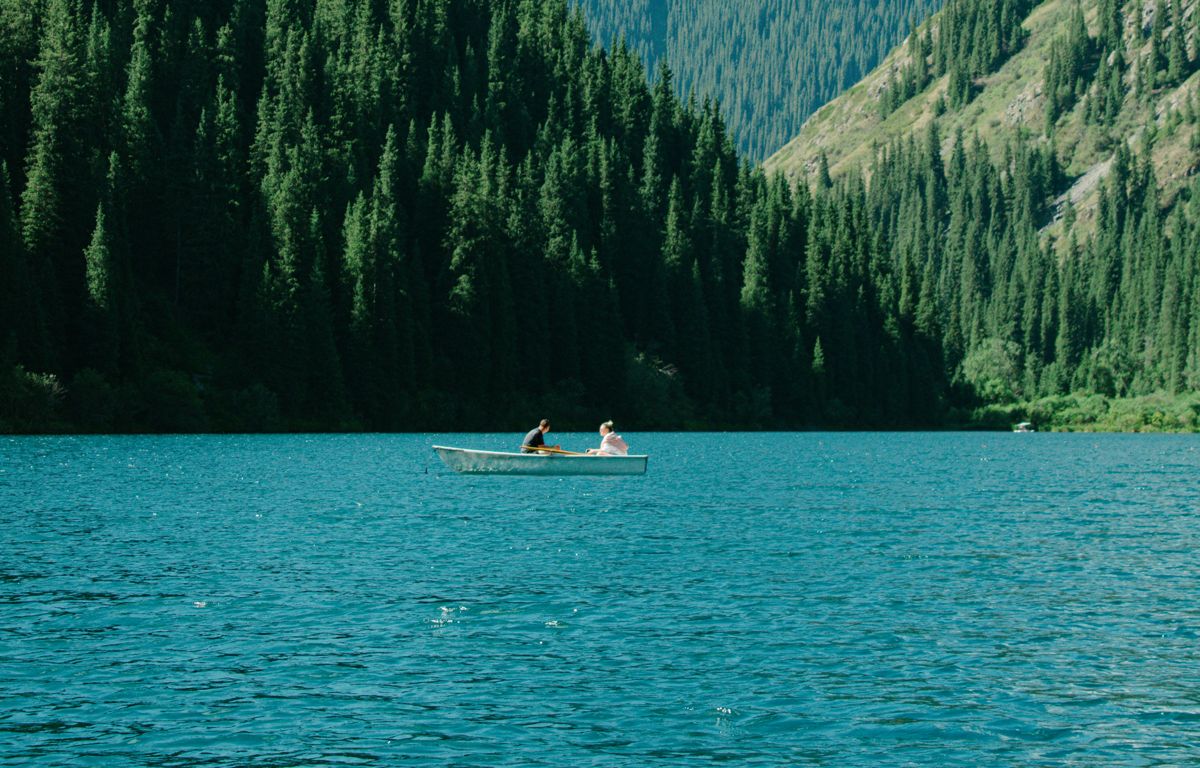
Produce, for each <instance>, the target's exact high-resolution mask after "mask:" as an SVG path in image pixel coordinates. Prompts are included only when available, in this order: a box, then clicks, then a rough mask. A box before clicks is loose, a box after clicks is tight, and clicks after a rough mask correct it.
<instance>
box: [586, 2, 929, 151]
mask: <svg viewBox="0 0 1200 768" xmlns="http://www.w3.org/2000/svg"><path fill="white" fill-rule="evenodd" d="M580 5H581V6H582V7H583V9H584V10H585V12H586V14H587V17H588V22H589V27H590V28H591V29H592V30H593V32H594V33H595V35H596V37H597V39H598V40H599V41H600V42H602V43H605V44H608V43H615V42H617V41H619V40H621V39H622V38H623V39H625V40H626V42H627V44H628V45H629V46H630V47H631V48H634V49H635V50H637V51H638V52H639V53H641V54H642V55H643V60H644V61H645V62H647V63H648V65H649V66H651V67H655V66H656V65H657V64H658V63H662V62H665V63H667V64H669V65H670V66H671V68H672V69H673V70H675V72H676V73H677V78H678V83H677V85H678V89H677V90H678V92H679V94H680V95H681V96H683V97H686V96H687V95H689V94H691V93H696V94H705V95H709V96H712V97H713V98H716V99H717V100H719V101H720V103H721V106H722V111H723V113H724V114H725V118H726V121H727V123H728V126H729V131H730V133H732V134H733V137H734V145H735V146H736V147H737V148H738V149H739V151H741V153H742V154H743V156H745V157H748V158H750V159H751V160H753V161H756V162H757V161H761V160H763V159H765V158H766V157H767V156H769V155H770V154H771V153H772V152H774V151H776V150H777V149H779V148H780V147H782V146H783V145H784V144H786V143H787V142H788V141H789V140H791V138H792V137H793V136H795V135H796V134H797V133H799V132H800V126H801V125H803V124H804V121H805V120H806V119H807V118H808V116H809V115H811V114H812V113H813V112H815V111H816V110H817V109H819V108H820V107H821V106H822V105H824V104H825V103H826V102H828V101H829V100H831V99H832V98H834V97H835V96H837V95H838V94H839V93H841V92H843V91H845V90H846V89H848V88H850V87H851V86H853V85H854V84H855V83H857V82H858V81H859V80H860V79H861V78H862V77H863V76H865V75H866V74H867V73H868V72H870V71H871V70H872V69H874V68H875V66H876V65H877V64H878V63H879V61H880V60H882V59H883V57H884V56H885V55H886V54H887V53H888V51H889V50H891V48H892V47H893V46H895V45H896V44H897V43H898V42H900V41H901V40H902V39H903V37H904V34H905V32H906V31H907V30H908V29H909V28H910V27H912V26H913V25H914V24H915V23H917V22H919V21H921V20H922V19H924V18H925V16H927V15H928V14H929V13H931V12H933V11H936V10H937V9H938V8H939V7H940V6H941V5H942V3H941V0H850V2H839V3H827V2H819V0H762V1H761V2H754V3H741V2H728V1H727V0H688V1H685V0H580Z"/></svg>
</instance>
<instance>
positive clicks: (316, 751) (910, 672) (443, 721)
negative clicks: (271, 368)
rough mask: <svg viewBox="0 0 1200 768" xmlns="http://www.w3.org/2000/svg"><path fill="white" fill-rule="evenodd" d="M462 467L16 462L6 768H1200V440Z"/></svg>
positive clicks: (3, 573)
mask: <svg viewBox="0 0 1200 768" xmlns="http://www.w3.org/2000/svg"><path fill="white" fill-rule="evenodd" d="M560 439H561V440H562V441H563V442H564V443H565V444H568V445H583V444H584V443H585V442H589V441H591V440H592V439H593V436H591V435H586V436H584V435H561V436H560ZM437 442H452V443H465V444H471V445H475V446H478V447H481V448H503V447H505V445H507V443H508V442H511V436H508V435H473V436H453V437H447V436H378V435H376V436H346V437H340V436H328V437H327V436H290V437H236V436H235V437H162V438H156V437H120V438H116V437H114V438H82V437H65V438H11V439H4V440H2V441H0V468H2V469H3V471H2V472H0V509H3V510H4V513H3V514H4V517H3V521H4V522H3V525H2V526H0V765H13V766H16V765H28V764H45V765H104V766H121V765H146V766H262V767H264V768H265V767H267V766H294V765H360V764H371V763H374V764H385V765H386V764H394V763H399V762H407V763H415V764H430V765H462V766H473V765H479V766H507V765H512V766H516V765H520V766H530V765H533V766H536V765H546V766H561V765H592V766H618V765H620V766H641V765H646V764H661V765H671V766H675V765H702V764H704V765H707V764H711V763H713V762H718V761H729V762H736V763H737V764H739V765H748V766H777V765H781V764H798V765H829V766H876V765H939V766H942V765H946V766H953V765H964V766H965V765H970V766H1012V765H1037V764H1051V763H1053V764H1062V765H1080V766H1085V765H1086V766H1092V765H1116V764H1120V765H1183V764H1188V763H1193V762H1195V756H1196V752H1195V750H1196V744H1197V743H1200V683H1197V682H1196V675H1195V670H1196V669H1197V668H1200V651H1198V650H1197V644H1196V638H1197V635H1198V634H1200V603H1197V601H1196V599H1195V596H1196V594H1198V587H1200V570H1198V569H1197V568H1196V566H1195V554H1194V553H1195V552H1196V551H1197V549H1198V547H1200V526H1198V525H1197V523H1198V518H1200V472H1198V471H1197V470H1198V469H1200V452H1197V451H1196V450H1195V448H1196V446H1195V439H1194V438H1189V437H1173V436H1136V437H1134V436H1090V435H1089V436H1084V435H992V434H989V435H980V434H961V435H917V434H906V435H822V434H804V435H771V434H763V435H737V436H730V435H673V434H662V435H642V436H637V440H636V447H637V448H639V449H644V450H647V451H648V452H649V453H651V454H652V456H653V459H652V461H651V465H650V473H649V474H648V475H647V476H646V477H644V478H546V479H536V480H535V479H521V478H479V477H475V478H468V477H459V476H454V475H448V474H445V473H443V472H442V471H441V470H440V467H439V465H437V464H436V459H434V457H433V456H432V454H431V452H430V451H429V449H428V446H429V445H431V444H433V443H437Z"/></svg>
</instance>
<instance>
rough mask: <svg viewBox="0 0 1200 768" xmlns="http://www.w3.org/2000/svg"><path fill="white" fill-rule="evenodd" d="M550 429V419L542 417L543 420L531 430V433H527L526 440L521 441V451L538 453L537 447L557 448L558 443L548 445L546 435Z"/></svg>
mask: <svg viewBox="0 0 1200 768" xmlns="http://www.w3.org/2000/svg"><path fill="white" fill-rule="evenodd" d="M549 431H550V419H542V422H541V423H540V424H538V425H537V426H536V427H534V428H533V429H531V430H529V434H528V435H525V440H524V441H523V442H522V443H521V453H537V451H536V450H534V449H535V448H555V449H557V448H558V446H557V445H546V438H545V437H544V435H545V434H546V433H547V432H549Z"/></svg>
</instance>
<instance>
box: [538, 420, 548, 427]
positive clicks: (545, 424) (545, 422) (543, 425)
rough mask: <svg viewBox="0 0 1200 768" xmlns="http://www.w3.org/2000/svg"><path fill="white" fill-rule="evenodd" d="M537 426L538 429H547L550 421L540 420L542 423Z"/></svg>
mask: <svg viewBox="0 0 1200 768" xmlns="http://www.w3.org/2000/svg"><path fill="white" fill-rule="evenodd" d="M538 426H539V427H548V426H550V419H542V423H541V424H539V425H538Z"/></svg>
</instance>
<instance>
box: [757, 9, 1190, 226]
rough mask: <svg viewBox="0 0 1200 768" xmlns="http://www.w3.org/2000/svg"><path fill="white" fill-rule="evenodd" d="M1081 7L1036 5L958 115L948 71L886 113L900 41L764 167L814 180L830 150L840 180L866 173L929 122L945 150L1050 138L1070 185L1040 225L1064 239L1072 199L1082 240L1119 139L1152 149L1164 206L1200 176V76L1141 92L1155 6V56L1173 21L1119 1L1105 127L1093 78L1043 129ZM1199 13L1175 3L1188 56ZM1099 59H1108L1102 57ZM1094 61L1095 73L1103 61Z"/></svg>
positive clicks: (1094, 29)
mask: <svg viewBox="0 0 1200 768" xmlns="http://www.w3.org/2000/svg"><path fill="white" fill-rule="evenodd" d="M1139 1H1140V0H1139ZM1076 4H1077V0H1047V2H1043V3H1040V4H1038V5H1036V7H1034V8H1033V10H1032V12H1031V13H1030V14H1029V16H1028V17H1027V18H1026V19H1025V20H1024V22H1023V24H1022V26H1023V28H1024V30H1025V31H1026V32H1027V38H1026V40H1025V41H1024V43H1023V45H1022V46H1021V48H1020V50H1018V51H1017V52H1016V53H1015V54H1014V55H1013V56H1012V57H1011V58H1010V59H1009V60H1008V61H1006V62H1005V63H1004V64H1003V65H1002V66H1001V67H1000V68H999V69H998V71H996V72H994V73H991V74H989V75H987V76H985V77H982V78H979V79H977V80H976V82H975V89H976V93H975V95H974V97H973V98H972V99H971V100H970V101H969V102H967V103H966V104H965V105H963V106H961V107H958V108H954V107H952V106H948V104H947V101H948V100H947V90H948V88H949V76H948V75H943V76H941V77H937V78H935V79H933V80H932V82H931V83H930V84H929V85H928V86H927V87H926V88H924V89H923V90H922V91H921V92H920V93H918V94H916V95H915V96H914V97H913V98H911V99H909V100H907V101H905V102H903V103H902V104H900V105H899V106H898V107H897V108H896V109H895V111H893V112H891V113H890V114H884V113H885V112H886V109H882V108H881V102H882V101H883V99H885V98H886V95H887V92H888V87H889V83H891V82H893V81H895V80H896V79H897V78H899V77H900V76H901V75H902V73H903V72H904V71H905V70H906V68H907V67H909V66H911V64H912V55H911V49H910V46H907V45H903V44H902V45H901V46H899V47H898V48H897V49H896V50H894V51H893V52H892V53H891V54H890V55H888V57H887V58H886V59H885V60H884V61H883V63H882V64H880V66H879V67H877V68H876V69H875V70H874V71H873V72H871V73H870V74H869V75H868V76H867V77H866V78H864V79H863V80H862V81H861V82H860V83H858V84H857V85H855V86H854V87H853V88H851V89H850V90H849V91H848V92H847V93H845V94H844V95H842V96H841V97H839V98H838V99H836V100H834V101H833V102H831V103H829V104H828V105H826V106H825V107H824V108H822V109H821V110H820V111H818V112H817V113H816V114H814V115H813V116H812V117H811V118H810V119H809V120H808V121H807V122H806V123H805V124H804V126H803V128H802V129H801V130H800V132H799V135H797V136H796V138H795V139H793V140H792V141H791V142H790V143H788V144H787V145H786V146H785V147H784V148H783V149H781V150H780V151H779V152H777V153H776V154H775V155H773V156H772V157H771V158H769V159H768V160H767V161H766V163H765V167H766V168H767V170H768V171H781V172H783V173H785V174H787V175H788V176H790V177H797V176H800V175H804V174H810V175H811V174H813V173H815V172H816V171H817V170H818V168H819V165H820V158H821V156H822V155H825V156H826V157H827V159H828V163H829V168H830V172H831V174H832V175H833V176H834V177H835V178H836V177H838V176H839V175H844V174H846V173H848V172H850V171H851V170H853V169H863V170H867V171H868V172H869V165H870V162H871V160H872V158H873V156H874V154H875V151H876V148H878V147H880V146H884V145H887V144H889V143H890V142H893V141H895V140H896V139H899V138H902V137H906V136H913V135H918V136H919V135H922V134H923V133H924V132H925V131H926V129H927V127H928V124H929V122H930V121H934V122H935V123H936V125H937V128H938V134H939V136H941V137H942V140H943V151H948V149H949V147H950V145H951V143H952V142H953V140H954V136H955V135H956V132H958V131H962V132H963V133H964V134H965V135H966V136H967V137H972V136H974V135H978V136H979V137H980V138H982V139H983V140H984V141H985V142H986V143H987V145H988V146H989V147H990V148H991V150H992V152H993V154H994V155H996V156H997V157H998V156H999V155H1000V154H1001V153H1003V152H1004V151H1005V148H1006V146H1007V145H1008V144H1009V142H1010V141H1011V140H1015V139H1017V138H1018V137H1024V138H1027V139H1033V140H1034V141H1035V142H1051V141H1052V142H1053V145H1054V149H1055V152H1056V153H1057V155H1058V157H1059V160H1060V162H1061V163H1062V165H1063V167H1064V170H1065V171H1066V179H1065V181H1064V184H1063V185H1062V188H1061V189H1060V190H1058V191H1059V192H1060V193H1061V195H1060V197H1059V199H1058V200H1057V207H1058V215H1056V216H1055V218H1054V220H1053V222H1052V223H1051V224H1050V225H1049V226H1047V227H1046V228H1045V229H1044V230H1043V231H1044V232H1045V233H1047V234H1050V235H1054V234H1059V233H1061V232H1062V229H1063V226H1062V215H1063V214H1064V213H1066V212H1067V209H1068V205H1067V203H1068V201H1069V202H1070V204H1071V205H1070V207H1071V208H1073V212H1072V213H1073V216H1074V217H1076V218H1077V220H1078V222H1079V225H1078V226H1079V227H1081V231H1080V232H1079V234H1081V235H1082V234H1084V233H1086V232H1087V231H1088V227H1089V226H1090V222H1092V221H1094V215H1095V209H1096V206H1097V204H1098V200H1099V196H1098V194H1097V190H1098V188H1099V182H1100V181H1101V180H1102V179H1103V178H1105V177H1106V175H1107V174H1108V171H1109V169H1110V167H1111V165H1112V161H1113V157H1114V152H1115V149H1116V147H1117V145H1118V143H1119V142H1122V141H1124V142H1128V144H1129V145H1130V147H1131V149H1133V150H1135V151H1137V152H1139V153H1145V152H1148V153H1149V156H1150V157H1151V158H1152V164H1153V167H1154V170H1155V175H1156V177H1157V179H1158V182H1159V186H1160V189H1161V190H1162V192H1163V200H1164V202H1165V203H1168V204H1169V203H1170V202H1171V201H1172V200H1173V199H1174V197H1175V195H1176V194H1177V193H1178V191H1179V190H1180V189H1182V188H1183V187H1185V186H1186V185H1188V184H1189V183H1190V179H1191V177H1193V176H1194V175H1195V174H1196V173H1197V170H1198V169H1200V150H1198V148H1197V140H1198V138H1197V136H1198V134H1197V127H1196V112H1197V111H1198V107H1200V71H1195V72H1192V73H1191V74H1190V76H1186V72H1185V77H1184V79H1183V80H1182V82H1178V83H1164V82H1159V83H1156V84H1155V85H1154V86H1153V87H1150V88H1148V89H1146V91H1145V92H1144V93H1141V94H1139V93H1138V92H1137V82H1138V77H1139V71H1140V70H1141V69H1142V68H1143V67H1146V66H1147V61H1148V60H1149V58H1150V56H1151V55H1152V49H1153V47H1154V42H1153V38H1154V33H1155V30H1156V29H1158V27H1157V25H1156V24H1155V13H1156V9H1157V8H1159V7H1161V8H1162V9H1163V11H1164V19H1163V21H1162V28H1161V29H1159V32H1160V34H1161V35H1162V37H1160V40H1161V41H1162V42H1161V43H1160V51H1159V55H1160V56H1163V55H1164V54H1163V52H1162V49H1163V48H1165V47H1166V45H1167V41H1168V39H1169V35H1170V34H1171V32H1172V24H1171V20H1170V18H1168V17H1169V16H1170V14H1171V4H1170V3H1164V4H1162V6H1159V5H1158V4H1157V3H1155V2H1145V3H1144V4H1143V7H1142V8H1141V18H1140V21H1141V25H1140V27H1139V23H1138V22H1139V15H1138V7H1137V5H1138V4H1137V3H1136V2H1129V3H1125V4H1124V6H1123V8H1122V10H1123V11H1124V13H1123V20H1124V21H1123V24H1122V27H1123V28H1122V29H1121V30H1120V34H1121V38H1122V43H1123V48H1124V50H1123V52H1122V56H1123V57H1124V59H1125V61H1126V64H1127V67H1128V69H1127V71H1126V72H1125V74H1124V75H1123V77H1122V79H1121V85H1122V93H1121V96H1122V99H1121V101H1120V104H1119V108H1118V109H1117V110H1116V114H1115V116H1114V117H1113V118H1112V119H1111V121H1110V122H1108V124H1097V122H1095V121H1094V120H1089V119H1088V118H1089V114H1088V109H1089V105H1088V102H1089V100H1094V99H1096V98H1098V91H1099V89H1100V87H1101V86H1100V84H1099V83H1098V82H1095V81H1094V80H1093V81H1092V82H1088V83H1085V86H1086V92H1085V93H1084V94H1083V95H1082V96H1081V97H1080V98H1078V99H1077V100H1076V102H1075V103H1074V105H1073V106H1072V107H1071V108H1070V109H1068V110H1067V111H1066V112H1065V113H1064V114H1063V115H1061V116H1059V117H1058V118H1057V119H1055V120H1054V121H1053V122H1052V123H1050V124H1048V122H1047V99H1048V95H1047V89H1046V75H1047V65H1048V62H1049V60H1050V58H1051V52H1052V48H1053V47H1054V45H1055V44H1056V43H1057V42H1058V41H1061V40H1062V39H1064V38H1065V37H1066V36H1067V34H1068V32H1069V27H1070V22H1071V17H1072V13H1073V10H1074V8H1075V7H1076ZM1078 5H1079V7H1080V8H1081V9H1082V11H1083V16H1084V20H1085V24H1086V27H1087V30H1088V34H1089V35H1090V36H1091V37H1092V38H1093V39H1095V38H1098V37H1099V35H1100V19H1099V13H1100V5H1101V3H1100V0H1082V2H1079V3H1078ZM1198 6H1200V2H1197V0H1183V1H1182V2H1181V3H1180V5H1179V10H1180V12H1181V15H1182V19H1183V29H1182V30H1181V36H1182V39H1183V40H1184V45H1185V55H1186V56H1188V57H1190V59H1192V60H1195V59H1196V57H1197V55H1196V45H1197V42H1198V41H1197V35H1196V28H1197V23H1198V21H1200V7H1198ZM940 24H941V14H938V15H936V16H934V17H933V18H932V19H930V20H929V21H928V22H927V23H926V24H925V25H923V26H922V28H921V29H920V30H918V34H922V33H924V32H926V31H928V32H930V33H931V34H932V36H934V37H936V35H937V34H938V33H939V25H940ZM1102 56H1104V53H1098V54H1097V57H1102ZM1088 64H1089V67H1090V68H1091V70H1092V71H1093V73H1094V72H1095V69H1096V67H1097V65H1098V62H1096V61H1092V62H1089V63H1088ZM1092 106H1093V107H1094V104H1093V105H1092Z"/></svg>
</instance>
